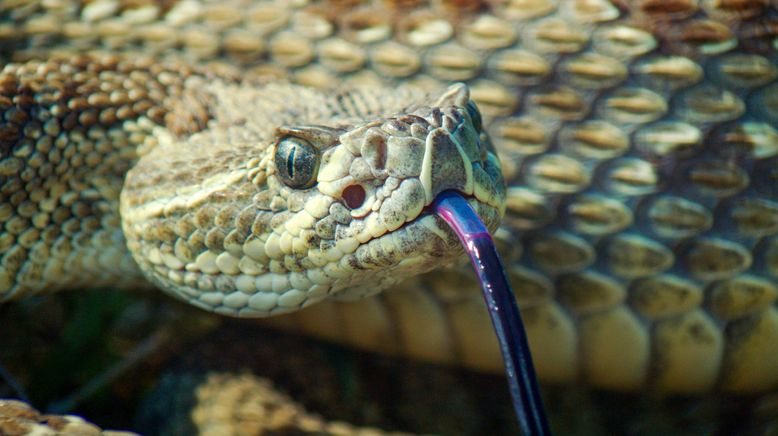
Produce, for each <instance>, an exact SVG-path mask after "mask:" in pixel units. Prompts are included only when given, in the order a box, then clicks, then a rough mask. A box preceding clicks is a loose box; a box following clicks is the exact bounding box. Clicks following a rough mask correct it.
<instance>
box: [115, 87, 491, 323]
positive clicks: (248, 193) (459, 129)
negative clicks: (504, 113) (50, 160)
mask: <svg viewBox="0 0 778 436" xmlns="http://www.w3.org/2000/svg"><path fill="white" fill-rule="evenodd" d="M290 89H291V90H290ZM228 91H229V90H225V91H212V92H213V93H214V94H215V96H214V97H213V99H214V100H216V101H219V100H220V99H233V98H235V97H234V95H235V94H236V92H234V90H233V92H228ZM258 92H259V93H260V94H261V95H251V94H250V93H248V92H245V90H244V91H242V92H240V93H237V94H239V95H243V96H244V97H245V98H246V99H247V100H246V101H245V102H242V100H241V102H242V103H233V104H234V105H235V106H236V107H238V106H243V105H251V104H252V103H251V101H257V100H262V99H264V100H263V101H264V102H265V104H264V105H263V106H262V108H260V109H259V110H258V111H257V112H262V111H265V112H264V113H254V114H253V115H252V117H250V118H246V116H245V115H241V116H237V115H234V114H232V115H231V114H226V115H224V116H222V117H221V118H219V114H218V113H217V120H214V121H212V122H211V126H212V127H211V128H210V129H209V131H206V132H201V133H199V134H198V135H195V136H194V137H192V138H188V139H187V143H188V147H189V150H190V153H189V155H188V156H187V157H184V159H195V157H194V156H196V155H197V154H198V153H201V152H202V153H205V152H204V151H203V150H207V149H208V146H207V145H206V146H204V145H202V144H203V142H208V141H213V137H214V136H217V138H218V141H223V138H241V139H243V138H247V137H251V136H252V135H254V136H256V137H258V141H257V142H259V143H260V145H259V146H254V147H251V146H250V145H246V146H244V145H242V144H241V143H240V141H236V142H235V143H232V144H231V145H230V147H218V146H213V145H211V147H212V148H214V149H216V150H211V151H210V153H211V154H212V155H213V156H219V157H215V158H212V160H211V161H210V162H208V163H209V165H204V164H202V163H200V164H199V165H201V166H203V168H205V167H207V168H208V170H204V169H203V168H201V169H200V171H199V172H198V173H197V175H196V176H191V175H190V174H191V173H192V171H188V172H187V173H186V177H190V178H191V179H192V180H191V182H190V183H189V184H187V183H185V182H183V181H182V178H183V177H184V175H181V176H180V177H176V175H175V174H170V171H168V173H167V174H166V175H165V176H164V178H165V180H167V179H172V180H171V182H166V181H165V182H160V181H158V182H157V184H156V186H154V187H147V189H150V190H152V191H153V190H154V189H157V190H159V189H164V191H165V192H166V193H169V192H171V190H170V189H169V188H159V186H164V185H165V183H174V184H178V188H177V190H175V192H176V195H171V194H167V195H165V196H164V197H165V199H166V201H163V203H165V204H159V203H160V199H159V198H152V197H155V196H156V197H159V195H153V194H151V193H150V192H146V193H145V195H141V194H142V192H139V191H137V185H138V184H141V182H138V181H137V179H136V178H135V177H134V174H135V173H136V171H139V168H142V167H147V168H148V167H150V166H152V165H157V166H159V165H160V163H159V160H158V159H159V158H160V157H159V156H157V157H154V155H156V154H158V153H155V152H152V153H150V155H152V156H144V157H143V158H142V159H141V162H139V164H138V166H137V167H136V168H135V169H133V171H131V173H130V176H129V177H128V181H127V186H125V191H124V194H123V195H124V197H125V198H126V199H127V201H124V202H123V207H124V210H123V218H124V229H125V233H126V234H127V235H128V246H129V247H130V250H131V251H132V252H133V253H134V255H135V258H136V260H137V261H138V263H139V264H140V265H141V269H142V270H144V273H146V274H148V275H150V278H151V279H152V280H154V281H156V282H157V283H158V284H160V285H161V286H162V287H163V288H165V289H167V290H169V291H172V292H173V293H174V294H176V295H178V296H180V297H183V298H186V299H187V300H188V301H190V302H191V303H193V304H196V305H199V306H201V307H204V308H207V309H209V310H214V311H217V312H220V313H224V314H228V315H234V316H267V315H271V314H275V313H283V312H289V311H293V310H297V309H299V308H301V307H304V306H307V305H310V304H313V303H315V302H318V301H321V300H323V299H325V298H330V297H332V298H338V299H354V298H361V297H364V296H366V295H369V294H374V293H376V292H378V291H380V290H381V289H383V288H385V287H387V286H389V285H391V284H394V283H396V282H398V281H400V280H401V279H403V278H406V277H409V276H412V275H415V274H419V273H423V272H426V271H429V270H432V269H434V268H436V267H439V266H441V265H445V264H450V263H452V262H455V261H457V260H458V259H460V258H461V255H462V251H463V250H462V248H461V247H460V244H459V241H458V239H457V238H456V236H455V235H454V234H453V232H452V231H451V230H450V229H449V228H448V226H447V225H446V224H445V223H444V222H443V221H442V220H441V219H440V218H438V217H437V216H436V215H435V214H434V213H433V212H432V211H431V210H430V205H431V204H432V202H433V201H434V199H435V197H436V196H437V195H438V194H439V193H441V192H443V191H446V190H456V191H458V192H460V193H461V194H462V195H463V196H465V197H466V198H467V199H468V201H469V202H470V203H471V205H472V206H473V208H474V209H475V210H476V211H477V212H478V214H479V215H480V216H481V218H482V220H483V221H484V222H485V224H486V225H487V227H488V228H489V229H490V230H495V229H496V228H497V226H498V224H499V221H500V219H501V217H502V215H503V213H504V207H505V206H504V204H505V185H504V181H503V178H502V174H501V171H500V164H499V161H498V159H497V157H496V154H495V153H494V150H493V148H492V146H491V143H490V142H489V137H488V135H487V134H486V132H485V131H484V130H483V127H482V121H481V116H480V113H479V112H478V109H477V107H476V105H475V103H473V102H472V101H471V100H470V97H469V90H468V88H467V86H466V85H463V84H458V85H453V86H451V87H449V88H448V89H446V90H444V91H442V92H436V93H428V92H421V91H419V90H418V89H413V88H400V89H389V90H386V89H384V90H378V89H352V90H346V91H342V92H338V93H329V94H326V93H325V94H318V93H316V92H314V91H311V90H308V89H305V88H297V87H291V86H286V87H284V88H276V89H273V88H271V89H269V90H268V89H264V88H263V90H260V91H258ZM284 92H286V93H287V94H285V95H286V97H284V95H281V96H280V97H279V93H280V94H283V93H284ZM301 95H303V96H304V98H301V97H300V96H301ZM228 96H229V97H228ZM285 98H286V99H287V100H288V101H293V102H296V103H295V104H292V105H289V104H287V105H285V104H284V101H285ZM268 99H276V100H278V106H277V107H276V108H275V110H273V111H270V110H268V109H267V106H269V105H270V104H269V103H268ZM231 101H232V100H229V101H226V102H225V103H224V104H223V105H228V104H230V102H231ZM245 112H247V111H246V110H245V109H243V110H242V113H245ZM236 120H237V122H236ZM253 120H258V121H253ZM253 123H255V124H254V125H252V124H253ZM263 129H264V130H263ZM257 130H259V131H260V133H256V131H257ZM179 147H180V145H179ZM228 151H229V153H228ZM168 154H169V152H168ZM179 154H180V153H179ZM236 155H238V156H243V155H245V158H244V159H243V160H242V161H241V160H240V159H239V158H236V157H234V156H236ZM147 160H148V162H146V161H147ZM200 160H201V159H200ZM200 160H198V162H200ZM216 161H218V162H221V163H220V165H219V166H220V167H221V169H218V170H217V169H214V167H215V166H216V165H214V163H216ZM190 165H191V164H190ZM179 166H180V165H179ZM152 172H155V171H152ZM156 172H159V171H156ZM195 179H196V180H195ZM143 183H145V184H146V185H149V184H150V182H149V181H148V180H147V181H145V182H143ZM160 184H161V185H160ZM182 185H187V186H182ZM141 197H145V198H146V199H145V200H143V201H140V200H139V199H140V198H141ZM133 202H136V203H140V204H137V205H133V206H132V207H130V206H129V203H133ZM150 205H155V206H154V207H151V206H150ZM150 215H154V216H153V217H152V216H150ZM141 216H142V217H141ZM141 218H142V219H141ZM149 218H153V219H152V220H149ZM160 225H162V226H170V227H173V230H172V232H173V233H176V235H172V236H171V237H170V240H168V241H162V243H160V241H154V240H153V239H154V236H153V233H154V232H152V231H151V230H150V228H151V227H150V226H152V227H153V226H160ZM145 235H151V236H152V238H150V239H152V240H146V239H147V238H146V236H145ZM198 235H199V236H198ZM177 246H178V247H179V248H181V249H179V250H177V249H176V247H177ZM165 259H168V260H169V262H168V264H166V263H165ZM171 266H173V267H176V268H174V270H173V271H170V267H171ZM170 277H174V278H176V279H179V280H178V281H177V282H173V281H172V280H171V279H170Z"/></svg>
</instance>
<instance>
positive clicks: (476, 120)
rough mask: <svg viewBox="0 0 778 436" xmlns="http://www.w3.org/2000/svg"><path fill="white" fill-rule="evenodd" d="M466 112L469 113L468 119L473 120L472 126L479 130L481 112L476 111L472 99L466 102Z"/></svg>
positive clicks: (476, 108)
mask: <svg viewBox="0 0 778 436" xmlns="http://www.w3.org/2000/svg"><path fill="white" fill-rule="evenodd" d="M466 108H467V114H468V115H470V119H471V120H472V121H473V127H475V129H476V130H478V131H480V130H481V112H479V111H478V107H476V105H475V103H474V102H473V100H469V101H468V102H467V106H466Z"/></svg>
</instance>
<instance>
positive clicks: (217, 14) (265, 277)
mask: <svg viewBox="0 0 778 436" xmlns="http://www.w3.org/2000/svg"><path fill="white" fill-rule="evenodd" d="M310 3H311V4H309V2H305V1H299V2H297V1H296V2H289V3H286V2H246V1H237V0H236V1H230V2H226V3H208V2H204V3H200V2H197V1H191V0H186V1H180V2H170V3H164V4H159V5H158V4H155V3H152V2H144V1H139V2H119V1H114V0H98V1H95V2H90V3H88V4H78V3H77V2H68V1H64V0H62V1H54V2H40V3H39V2H34V1H30V2H26V1H19V2H11V3H6V4H5V5H3V6H2V7H0V17H2V18H3V19H2V21H1V22H0V55H2V56H5V58H6V60H7V62H8V63H7V64H6V66H5V67H4V69H3V70H2V73H0V110H2V115H3V117H2V120H3V124H2V126H0V144H1V145H2V147H1V150H2V160H1V161H0V178H1V179H0V186H2V188H1V189H2V190H1V191H0V196H2V197H1V198H2V201H0V218H2V221H3V222H4V226H3V228H2V233H1V234H0V250H1V251H2V260H1V263H0V297H1V298H3V299H8V298H17V297H21V296H23V295H26V294H29V293H35V292H39V291H51V290H55V289H64V288H77V287H82V286H85V285H88V286H105V285H112V286H115V285H117V284H118V285H119V286H125V287H137V286H144V285H145V284H147V283H148V281H151V282H152V283H154V284H156V285H157V286H159V287H161V288H163V289H167V290H172V291H173V292H174V293H175V294H177V295H178V296H179V297H181V298H184V299H185V300H187V301H189V302H192V303H194V304H196V305H199V306H201V307H205V308H207V309H210V310H214V311H216V312H219V313H224V314H227V315H239V316H240V315H246V316H258V315H267V314H275V313H277V312H285V311H289V310H293V309H298V308H300V307H301V306H304V305H307V304H312V303H317V302H318V303H317V304H313V305H312V306H311V308H309V309H308V308H307V309H306V310H303V311H299V312H295V313H293V314H290V315H288V316H285V317H281V318H278V319H277V320H276V321H274V322H275V323H276V324H277V325H280V326H282V327H287V328H294V329H297V330H302V331H306V332H308V333H313V334H315V335H318V336H321V337H324V338H328V339H332V340H336V341H342V342H347V343H351V344H353V345H357V346H361V347H366V348H370V349H373V350H376V351H380V352H386V353H392V354H400V355H407V356H409V357H417V358H422V359H426V360H429V361H433V362H445V363H458V364H463V365H465V366H469V367H473V368H476V369H482V370H491V371H498V370H500V365H501V363H500V359H499V353H498V350H497V348H496V345H495V343H494V339H493V338H492V334H491V332H490V325H489V322H488V318H487V316H486V312H485V310H484V309H483V307H482V303H481V301H480V298H481V297H480V295H479V294H478V293H477V291H476V287H475V286H474V284H473V283H472V282H471V281H470V279H468V278H467V277H466V276H465V275H463V273H462V272H461V271H460V270H458V269H456V268H453V267H452V268H451V269H449V270H447V271H446V273H445V274H444V273H440V272H433V273H431V275H424V276H421V277H420V278H415V279H411V280H410V281H405V282H401V283H399V284H398V283H397V282H398V281H399V280H400V279H403V278H406V276H410V275H415V274H416V273H418V272H423V271H427V270H429V269H431V268H433V267H436V266H438V265H441V264H452V263H456V262H455V260H456V259H457V256H458V255H459V254H460V253H461V250H460V249H459V248H458V247H457V246H456V244H455V240H454V238H453V236H452V235H451V233H450V232H448V231H447V230H446V229H445V226H440V225H439V224H436V221H435V219H434V218H433V217H431V216H429V215H426V218H421V219H418V220H417V219H415V218H416V216H417V215H418V213H422V211H423V209H424V207H425V205H427V204H429V201H430V198H431V196H432V195H434V194H435V193H437V192H439V190H440V189H447V188H458V189H461V190H463V191H465V192H467V193H468V194H473V197H472V198H476V197H477V198H478V201H475V200H473V204H475V205H476V206H477V208H478V210H479V213H480V214H481V215H482V216H483V217H484V218H485V220H486V221H487V222H488V223H489V224H490V226H491V227H492V229H495V227H496V225H497V222H498V220H499V216H500V215H501V214H502V212H503V210H505V214H506V215H505V219H504V220H503V224H502V227H500V228H499V229H497V230H495V235H496V237H497V239H498V242H499V243H500V244H501V245H502V248H504V250H503V255H504V258H505V260H506V262H507V263H508V270H509V271H508V272H509V275H510V277H511V279H512V282H513V286H514V288H515V289H516V292H517V298H518V300H519V305H520V306H521V307H522V309H523V314H524V318H525V321H526V323H527V329H528V332H529V334H530V344H531V346H532V349H533V353H534V358H535V361H536V365H537V367H538V373H539V375H540V377H541V379H543V380H546V381H549V382H557V383H559V382H571V381H583V382H585V383H589V384H592V385H595V386H599V387H605V388H612V389H639V388H643V387H649V388H652V389H655V390H660V391H671V392H685V393H698V392H709V391H712V390H723V391H729V392H753V391H766V390H774V389H775V388H776V387H777V386H778V306H777V305H776V299H778V287H777V286H778V281H777V278H776V277H778V238H777V237H776V234H777V233H778V188H776V175H777V174H778V166H777V165H776V159H778V158H776V155H777V154H778V131H777V130H776V127H775V126H776V124H778V84H776V77H777V76H778V68H776V61H777V59H778V58H777V57H776V56H778V54H777V51H778V50H777V49H776V44H778V39H776V30H775V29H776V21H775V20H776V10H775V5H774V4H768V2H766V1H764V2H762V1H757V2H753V1H742V2H741V1H732V2H715V1H704V2H696V1H677V2H672V4H670V5H667V4H664V3H663V2H656V1H651V0H645V1H637V2H629V3H627V2H618V1H613V2H609V1H605V0H570V1H561V2H553V1H548V0H516V1H508V0H506V1H464V2H457V1H451V2H449V1H439V2H426V1H352V2H348V1H346V2H335V1H333V2H310ZM87 52H89V53H87ZM138 53H140V55H138ZM279 81H281V82H286V81H291V82H294V83H297V84H299V85H302V87H298V86H299V85H294V84H291V83H283V84H279ZM452 82H464V83H466V84H467V86H463V85H454V86H453V87H448V86H449V84H450V83H452ZM387 87H391V88H387ZM468 87H469V90H468ZM319 89H327V91H319ZM332 89H336V90H335V91H332ZM387 89H388V90H387ZM468 95H470V96H472V99H473V100H474V101H475V102H476V103H477V106H478V108H480V111H481V113H482V114H481V113H479V112H478V110H477V109H476V107H475V105H473V104H472V103H470V102H469V97H468ZM300 117H302V118H300ZM481 117H483V121H481V119H480V118H481ZM308 124H314V125H315V126H309V125H308ZM481 124H483V131H481V126H480V125H481ZM316 126H318V127H316ZM436 132H437V133H436ZM487 132H488V134H487ZM430 138H433V139H430ZM490 138H491V139H490ZM492 143H493V144H494V145H493V146H492V145H491V144H492ZM334 144H338V145H334ZM430 144H437V145H436V147H432V146H431V145H430ZM425 147H426V150H427V151H426V152H425V153H426V154H425V153H420V152H419V150H424V149H425ZM290 150H293V151H290ZM434 150H445V152H444V154H445V156H446V157H445V158H443V159H442V160H435V161H434V162H435V163H433V160H431V157H430V156H431V155H430V153H434ZM442 153H443V152H442ZM300 155H312V156H316V157H315V158H314V159H311V160H309V161H305V159H303V160H300V161H298V160H295V159H298V158H299V156H300ZM279 156H281V157H279ZM496 156H499V158H500V162H501V163H500V162H498V161H497V159H496ZM304 161H305V162H304ZM306 162H307V163H306ZM311 162H312V163H313V164H312V166H311ZM319 162H320V164H319ZM341 162H348V165H345V164H342V163H341ZM284 164H291V166H290V165H287V167H286V168H281V170H279V165H281V166H283V165H284ZM436 165H437V166H436ZM500 165H501V166H502V173H500V171H499V169H500ZM433 166H435V168H434V169H433ZM314 167H318V176H317V177H318V179H317V180H318V183H316V182H314V181H313V180H312V179H311V178H310V177H306V176H305V175H303V179H296V177H298V176H300V173H301V172H302V173H303V174H304V173H305V172H306V171H309V170H310V169H311V168H314ZM295 171H296V172H295ZM425 171H426V172H425ZM313 173H314V172H311V173H310V174H313ZM125 174H128V175H127V179H126V180H123V177H124V175H125ZM310 174H309V175H310ZM503 175H504V180H505V182H506V183H507V188H505V189H504V188H503V181H502V180H503ZM373 178H376V180H380V183H379V182H373V181H370V180H373ZM355 186H356V187H357V188H354V187H355ZM266 189H267V190H266ZM395 196H397V197H398V198H400V197H401V198H402V199H403V200H402V203H401V204H402V205H401V206H393V203H392V201H394V197H395ZM120 198H121V201H120ZM238 201H240V202H238ZM248 201H253V202H254V206H252V207H246V205H247V204H248V203H247V202H248ZM120 203H121V206H120ZM195 208H197V209H196V210H195ZM409 210H411V211H412V212H408V211H409ZM163 216H164V217H165V218H164V219H162V217H163ZM170 217H175V218H176V221H175V222H173V221H167V219H169V218H170ZM148 220H156V221H148ZM406 221H410V224H405V222H406ZM149 223H153V224H149ZM397 228H399V230H393V229H397ZM381 235H388V236H383V237H382V238H379V239H375V238H378V237H379V236H381ZM125 238H126V241H125ZM368 240H372V241H373V242H367V241H368ZM388 240H392V243H391V244H388V245H387V244H385V242H386V241H388ZM312 248H313V250H312ZM349 253H355V254H354V255H353V256H350V255H349ZM387 286H390V287H391V289H389V290H388V291H385V292H383V293H382V294H380V295H378V296H376V297H372V298H366V299H363V300H360V301H359V302H356V303H348V304H344V303H335V302H332V301H331V300H332V299H327V297H329V296H332V297H337V298H341V299H354V298H360V297H364V296H367V295H371V294H375V293H376V292H378V291H379V290H380V289H382V288H385V287H387ZM321 300H324V301H322V302H319V301H321ZM273 319H274V318H270V320H271V322H273Z"/></svg>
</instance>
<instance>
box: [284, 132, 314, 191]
mask: <svg viewBox="0 0 778 436" xmlns="http://www.w3.org/2000/svg"><path fill="white" fill-rule="evenodd" d="M319 159H320V157H319V150H318V149H317V148H316V147H314V146H313V145H311V143H310V142H308V141H306V140H304V139H300V138H295V137H294V136H287V137H284V138H281V140H280V141H278V144H277V145H276V152H275V155H274V156H273V160H274V161H275V164H276V169H277V170H278V176H279V177H280V178H281V180H282V181H283V182H284V184H285V185H286V186H289V187H290V188H294V189H304V188H310V187H311V186H313V185H314V184H315V183H316V175H317V174H318V172H319Z"/></svg>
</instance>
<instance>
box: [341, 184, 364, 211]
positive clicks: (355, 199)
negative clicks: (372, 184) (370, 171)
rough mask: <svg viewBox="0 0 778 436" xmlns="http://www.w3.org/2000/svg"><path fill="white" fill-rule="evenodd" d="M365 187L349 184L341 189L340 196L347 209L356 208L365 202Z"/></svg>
mask: <svg viewBox="0 0 778 436" xmlns="http://www.w3.org/2000/svg"><path fill="white" fill-rule="evenodd" d="M366 195H367V194H366V193H365V188H363V187H362V186H361V185H349V186H347V187H346V189H344V190H343V193H342V194H341V196H342V197H343V201H345V202H346V206H348V208H349V209H358V208H359V207H360V206H362V203H364V202H365V196H366Z"/></svg>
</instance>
